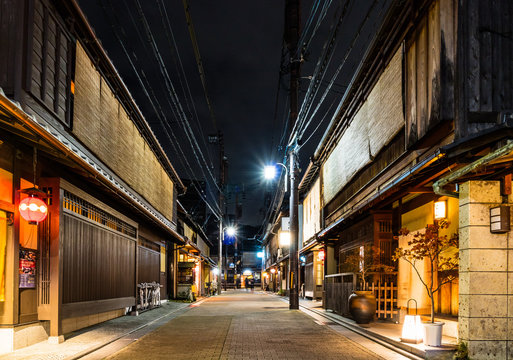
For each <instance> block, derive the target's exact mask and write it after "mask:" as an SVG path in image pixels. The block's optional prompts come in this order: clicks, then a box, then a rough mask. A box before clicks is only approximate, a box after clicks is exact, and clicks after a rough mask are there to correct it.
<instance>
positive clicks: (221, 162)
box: [217, 132, 226, 295]
mask: <svg viewBox="0 0 513 360" xmlns="http://www.w3.org/2000/svg"><path fill="white" fill-rule="evenodd" d="M217 141H218V144H219V209H220V211H221V213H220V214H219V260H218V262H217V268H218V269H219V275H218V279H219V281H218V284H217V293H218V294H219V295H221V288H222V285H223V277H224V278H225V277H226V275H223V239H224V229H223V216H224V211H223V208H224V180H225V179H224V175H225V166H224V165H225V158H224V141H223V134H222V133H221V132H218V134H217ZM225 271H226V269H225ZM225 281H226V280H225Z"/></svg>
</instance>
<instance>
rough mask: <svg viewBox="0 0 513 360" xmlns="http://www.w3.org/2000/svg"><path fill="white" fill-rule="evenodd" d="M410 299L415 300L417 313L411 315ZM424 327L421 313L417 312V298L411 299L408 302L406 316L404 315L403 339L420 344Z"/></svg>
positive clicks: (403, 340)
mask: <svg viewBox="0 0 513 360" xmlns="http://www.w3.org/2000/svg"><path fill="white" fill-rule="evenodd" d="M410 301H414V302H415V315H409V314H408V313H409V312H410ZM423 335H424V329H423V327H422V321H421V320H420V315H418V314H417V300H415V299H409V300H408V302H407V303H406V316H405V317H404V324H403V332H402V334H401V341H402V342H407V343H413V344H418V343H420V342H422V338H423Z"/></svg>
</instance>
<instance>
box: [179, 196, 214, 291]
mask: <svg viewBox="0 0 513 360" xmlns="http://www.w3.org/2000/svg"><path fill="white" fill-rule="evenodd" d="M178 232H179V233H180V234H181V235H182V236H183V238H184V241H185V244H183V245H180V244H175V249H174V251H175V256H174V259H175V261H176V263H175V264H174V268H175V269H176V292H175V293H174V294H173V297H175V298H180V299H186V298H188V295H189V292H190V293H192V294H193V296H194V297H198V296H207V295H209V294H210V292H211V291H210V290H211V289H210V284H211V283H212V281H214V279H215V274H214V268H215V267H216V263H215V262H214V261H213V260H212V259H211V258H210V250H211V248H212V247H213V244H212V242H211V241H210V239H209V238H208V237H207V235H206V234H205V232H204V231H203V230H202V228H201V227H200V226H199V225H198V224H196V222H194V220H193V219H192V216H190V215H189V213H188V212H187V210H186V209H185V208H184V207H183V206H182V204H181V202H180V201H178Z"/></svg>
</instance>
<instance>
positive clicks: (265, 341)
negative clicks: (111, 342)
mask: <svg viewBox="0 0 513 360" xmlns="http://www.w3.org/2000/svg"><path fill="white" fill-rule="evenodd" d="M142 357H144V358H151V359H161V358H166V357H167V358H173V359H188V360H193V359H201V360H204V359H227V360H232V359H238V360H239V359H241V360H253V359H254V360H259V359H266V360H267V359H280V360H287V359H294V360H298V359H351V360H352V359H354V360H360V359H362V360H363V359H383V358H382V357H380V356H379V355H377V354H375V353H373V352H372V351H370V350H368V349H366V348H364V347H362V346H361V345H359V344H357V343H356V342H354V341H352V340H350V339H348V338H346V337H344V336H341V335H340V334H338V333H336V332H335V331H333V330H331V329H330V328H329V327H328V326H324V325H319V324H317V323H316V322H315V321H314V320H313V319H312V318H311V317H309V316H307V315H305V314H304V313H302V312H301V311H296V310H292V311H291V310H289V309H288V304H286V303H284V302H283V301H281V300H279V299H277V298H276V297H273V296H268V295H266V294H263V293H259V292H254V293H246V292H240V291H239V292H237V291H233V292H228V293H224V294H223V295H221V296H216V297H213V298H209V299H208V300H207V301H205V302H203V303H202V304H201V306H197V307H194V308H192V309H191V310H189V311H188V312H186V313H184V314H182V315H180V316H178V317H176V318H174V319H172V320H170V321H169V322H168V323H166V324H165V325H163V326H161V327H160V328H158V329H157V330H155V331H153V332H151V333H149V334H147V335H146V336H144V337H143V338H141V339H140V340H139V341H137V342H135V343H132V344H131V345H129V346H127V347H126V348H125V349H123V350H121V351H119V352H118V353H116V354H113V355H112V356H110V357H109V358H108V359H110V360H114V359H115V360H121V359H140V358H142Z"/></svg>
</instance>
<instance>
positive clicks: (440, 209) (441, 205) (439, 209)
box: [434, 200, 447, 220]
mask: <svg viewBox="0 0 513 360" xmlns="http://www.w3.org/2000/svg"><path fill="white" fill-rule="evenodd" d="M446 217H447V201H446V200H441V201H436V202H435V205H434V218H435V220H442V219H445V218H446Z"/></svg>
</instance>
